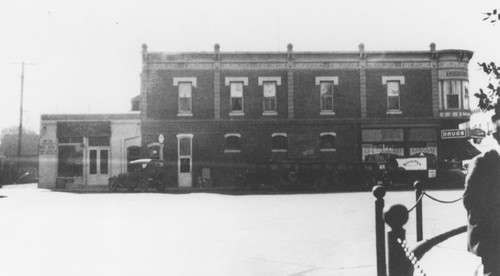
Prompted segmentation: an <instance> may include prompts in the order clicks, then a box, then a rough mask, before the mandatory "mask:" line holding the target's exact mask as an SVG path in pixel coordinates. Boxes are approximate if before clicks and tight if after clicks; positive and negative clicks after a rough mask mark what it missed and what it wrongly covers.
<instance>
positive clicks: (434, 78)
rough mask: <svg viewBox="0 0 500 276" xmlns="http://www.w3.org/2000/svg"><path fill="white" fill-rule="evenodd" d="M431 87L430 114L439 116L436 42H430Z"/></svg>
mask: <svg viewBox="0 0 500 276" xmlns="http://www.w3.org/2000/svg"><path fill="white" fill-rule="evenodd" d="M430 48H431V51H430V52H431V54H430V58H431V87H432V115H433V116H434V117H439V85H438V61H437V53H436V44H434V43H431V45H430Z"/></svg>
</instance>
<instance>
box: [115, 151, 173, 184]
mask: <svg viewBox="0 0 500 276" xmlns="http://www.w3.org/2000/svg"><path fill="white" fill-rule="evenodd" d="M129 164H135V165H138V166H137V167H136V168H135V170H134V171H132V172H128V173H121V174H119V175H117V176H113V177H111V178H110V179H109V182H108V185H109V189H110V191H112V192H115V191H117V190H118V189H119V188H125V189H127V190H128V191H130V192H132V191H134V190H135V189H136V188H138V189H140V190H141V191H143V192H146V191H147V190H148V188H156V190H158V191H160V192H162V191H164V190H165V187H166V184H167V181H166V167H167V163H166V162H165V161H164V160H155V159H138V160H134V161H131V162H130V163H129Z"/></svg>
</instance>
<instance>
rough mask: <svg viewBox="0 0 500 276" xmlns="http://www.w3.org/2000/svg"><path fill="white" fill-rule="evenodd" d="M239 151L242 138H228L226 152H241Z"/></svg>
mask: <svg viewBox="0 0 500 276" xmlns="http://www.w3.org/2000/svg"><path fill="white" fill-rule="evenodd" d="M239 149H240V137H238V136H228V137H226V150H239Z"/></svg>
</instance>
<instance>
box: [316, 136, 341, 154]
mask: <svg viewBox="0 0 500 276" xmlns="http://www.w3.org/2000/svg"><path fill="white" fill-rule="evenodd" d="M323 136H333V137H335V145H333V146H334V148H333V149H330V148H321V147H320V149H319V151H320V152H336V151H337V133H335V132H322V133H320V134H319V138H320V145H321V138H322V137H323Z"/></svg>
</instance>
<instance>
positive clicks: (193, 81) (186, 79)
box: [173, 77, 197, 117]
mask: <svg viewBox="0 0 500 276" xmlns="http://www.w3.org/2000/svg"><path fill="white" fill-rule="evenodd" d="M180 83H191V95H190V109H191V110H190V111H189V112H181V109H180V104H181V97H180V85H179V84H180ZM173 84H174V86H178V87H179V88H178V91H177V98H178V100H177V116H178V117H183V116H187V117H190V116H193V88H195V87H196V86H197V81H196V77H180V78H174V79H173Z"/></svg>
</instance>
